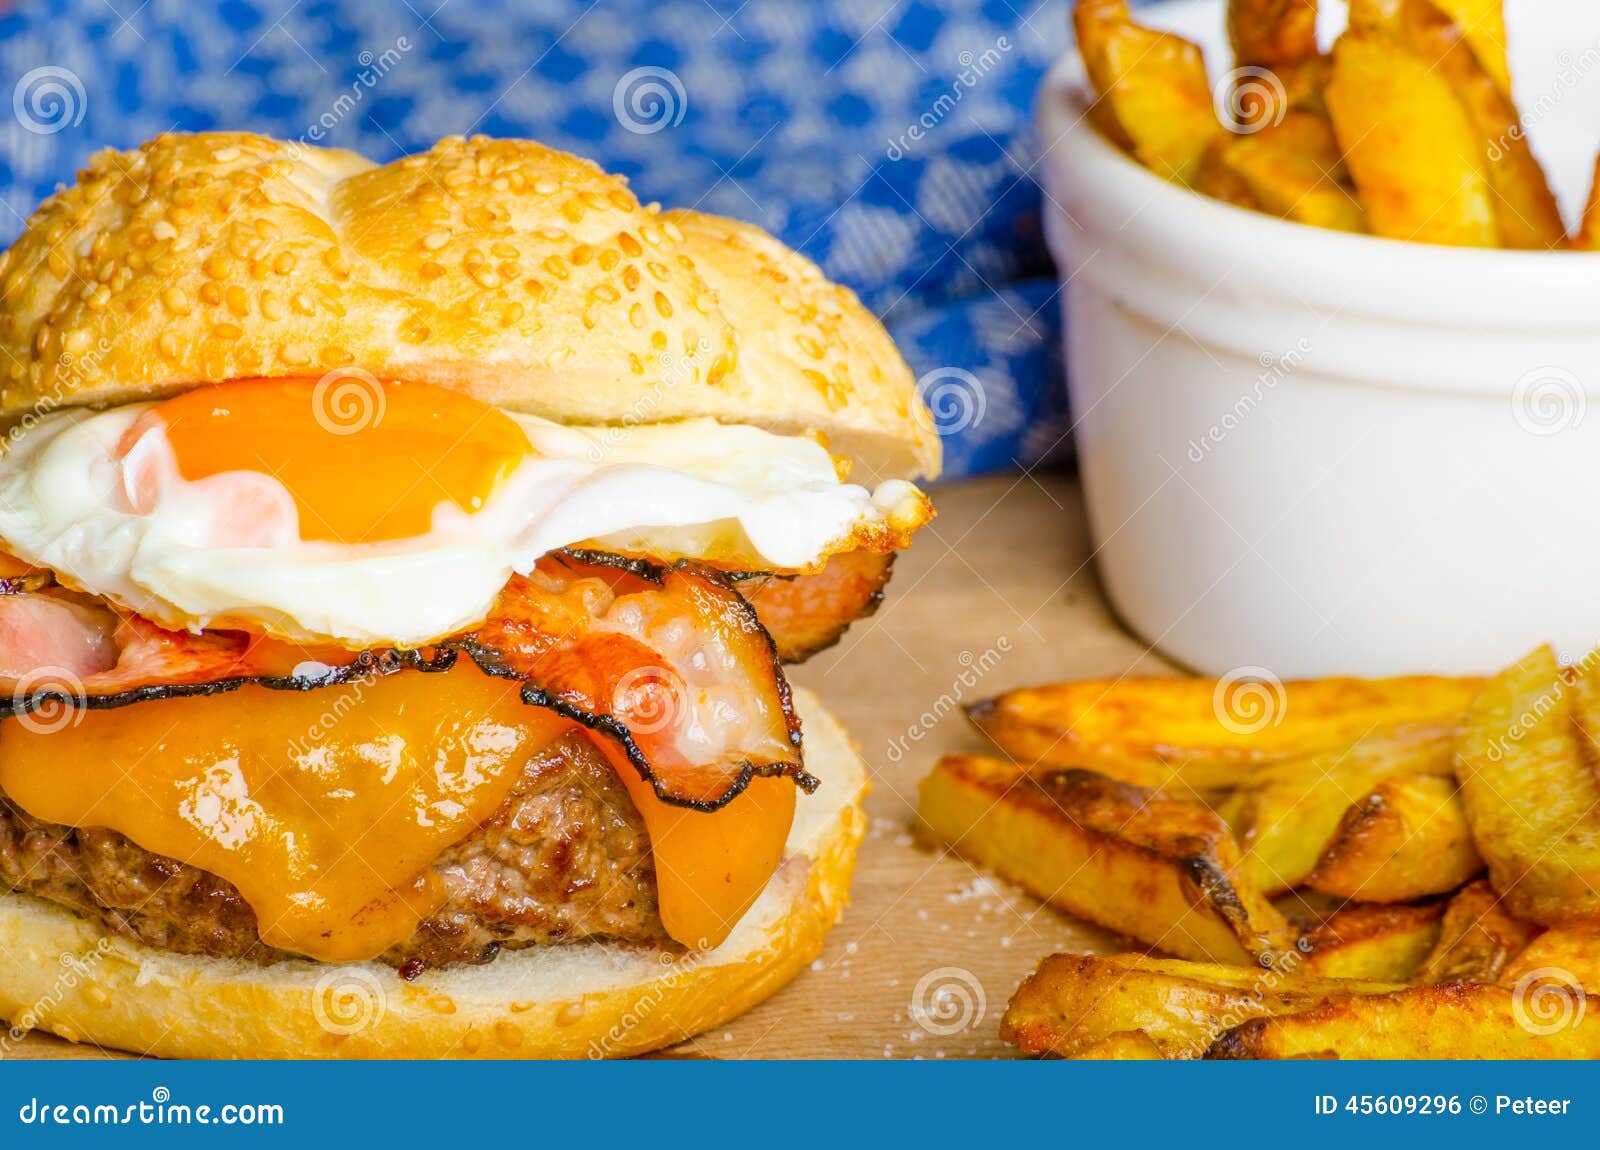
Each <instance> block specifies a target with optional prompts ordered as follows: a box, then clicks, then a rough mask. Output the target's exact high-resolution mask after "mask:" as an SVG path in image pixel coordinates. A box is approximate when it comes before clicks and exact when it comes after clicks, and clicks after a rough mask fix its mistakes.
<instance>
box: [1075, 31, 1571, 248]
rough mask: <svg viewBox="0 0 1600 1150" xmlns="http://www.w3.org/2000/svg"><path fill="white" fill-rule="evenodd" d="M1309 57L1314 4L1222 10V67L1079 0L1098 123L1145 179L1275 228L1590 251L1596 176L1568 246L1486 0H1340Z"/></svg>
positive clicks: (1182, 43) (1502, 36) (1175, 39)
mask: <svg viewBox="0 0 1600 1150" xmlns="http://www.w3.org/2000/svg"><path fill="white" fill-rule="evenodd" d="M1349 10H1350V18H1349V27H1348V29H1347V30H1346V31H1345V32H1344V34H1343V35H1341V36H1340V37H1339V39H1338V41H1337V43H1335V44H1334V46H1333V49H1332V51H1331V52H1327V53H1324V52H1322V51H1321V50H1320V48H1319V47H1318V42H1317V34H1316V20H1317V0H1229V3H1228V9H1227V15H1228V36H1229V40H1230V42H1231V45H1232V48H1233V52H1234V56H1235V59H1236V61H1237V67H1236V68H1235V69H1234V70H1233V71H1232V72H1231V73H1229V75H1228V76H1226V77H1224V78H1222V79H1221V80H1219V81H1218V82H1217V83H1216V84H1215V85H1213V83H1212V81H1211V79H1210V78H1209V77H1208V76H1207V74H1206V65H1205V61H1204V59H1203V58H1202V56H1201V52H1200V49H1199V48H1198V47H1197V46H1196V45H1194V44H1192V43H1190V42H1189V41H1188V40H1185V39H1183V38H1182V37H1181V36H1176V35H1173V34H1172V33H1169V32H1161V31H1156V30H1154V29H1150V28H1146V27H1143V26H1141V25H1139V24H1137V23H1135V22H1134V20H1133V19H1132V17H1131V16H1130V14H1129V11H1128V5H1127V2H1126V0H1077V5H1076V8H1075V9H1074V12H1073V22H1074V25H1075V26H1076V29H1077V38H1078V49H1079V51H1080V53H1081V54H1082V57H1083V62H1084V66H1085V69H1086V71H1087V72H1088V75H1089V81H1090V83H1091V84H1092V85H1093V87H1094V90H1095V93H1096V96H1097V99H1096V101H1095V103H1094V106H1093V108H1092V109H1091V113H1092V115H1093V117H1094V120H1095V122H1096V123H1097V124H1098V125H1099V127H1100V128H1101V130H1102V131H1104V132H1105V133H1106V135H1107V136H1109V137H1110V138H1111V139H1112V140H1113V141H1115V142H1116V143H1117V144H1118V145H1120V146H1121V147H1122V148H1123V149H1125V150H1126V151H1127V152H1128V153H1129V154H1130V155H1132V156H1133V157H1134V158H1136V159H1137V160H1138V161H1139V162H1140V163H1142V164H1144V165H1145V166H1146V167H1148V168H1149V169H1150V170H1151V171H1153V172H1155V173H1156V174H1158V175H1160V176H1163V177H1165V178H1167V179H1170V180H1173V181H1176V182H1178V183H1181V184H1184V185H1186V186H1188V187H1190V188H1193V189H1194V190H1196V191H1199V192H1203V193H1205V194H1206V195H1209V196H1214V197H1216V198H1218V199H1221V200H1226V201H1228V202H1229V203H1232V204H1236V205H1238V206H1240V207H1245V208H1251V209H1255V210H1258V211H1262V212H1267V213H1270V214H1272V215H1276V216H1281V217H1284V218H1285V219H1291V220H1297V221H1299V222H1301V223H1307V224H1313V225H1317V226H1319V227H1325V228H1337V229H1340V230H1342V231H1348V232H1369V233H1371V234H1373V235H1377V236H1386V237H1389V238H1391V239H1401V240H1415V241H1418V242H1422V243H1434V244H1453V245H1458V246H1463V247H1488V248H1494V247H1500V248H1524V249H1532V250H1555V249H1562V248H1582V249H1587V250H1595V249H1597V248H1600V167H1597V178H1596V185H1595V192H1594V193H1593V194H1592V195H1591V199H1590V204H1589V209H1588V211H1587V212H1586V213H1585V218H1584V223H1583V226H1582V228H1581V229H1580V231H1579V234H1578V235H1577V236H1575V237H1568V235H1567V230H1566V225H1565V223H1564V222H1563V220H1562V218H1561V212H1560V209H1559V208H1558V207H1557V204H1556V200H1555V197H1554V196H1553V195H1552V194H1551V192H1550V185H1549V182H1548V181H1547V180H1546V178H1545V174H1544V171H1543V170H1542V169H1541V168H1540V166H1539V161H1538V160H1537V159H1536V158H1535V157H1534V154H1533V151H1532V149H1531V148H1530V147H1529V145H1528V139H1527V136H1526V134H1525V133H1524V131H1523V129H1522V120H1521V117H1520V116H1519V114H1518V111H1517V106H1516V104H1515V103H1514V102H1513V101H1512V94H1511V75H1510V71H1509V69H1508V67H1507V63H1506V28H1505V17H1504V14H1503V13H1502V11H1501V0H1350V5H1349Z"/></svg>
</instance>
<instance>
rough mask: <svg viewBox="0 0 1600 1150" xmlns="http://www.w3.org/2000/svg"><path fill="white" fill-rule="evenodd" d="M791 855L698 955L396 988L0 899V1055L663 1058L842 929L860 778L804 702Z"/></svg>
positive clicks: (838, 739) (514, 966)
mask: <svg viewBox="0 0 1600 1150" xmlns="http://www.w3.org/2000/svg"><path fill="white" fill-rule="evenodd" d="M795 702H796V704H797V706H798V709H799V710H800V712H801V714H802V716H803V718H804V721H805V724H806V764H807V766H808V767H809V768H810V769H811V770H812V771H813V772H814V773H815V774H816V775H817V776H818V777H819V778H820V779H821V780H822V786H821V787H820V788H819V789H818V791H817V793H816V794H814V795H810V796H804V797H802V798H801V800H800V803H799V805H798V807H797V809H796V814H795V823H794V828H793V830H792V831H791V832H790V835H789V842H788V854H787V856H786V857H785V859H784V862H783V863H782V865H781V866H780V867H779V868H778V872H777V874H776V875H774V876H773V879H772V881H771V882H770V883H769V884H768V886H767V889H766V890H765V891H763V892H762V894H761V897H760V898H759V899H758V900H757V901H756V904H755V905H754V906H753V907H752V908H751V909H750V911H749V912H748V913H747V914H746V915H745V917H744V918H743V919H741V920H740V922H739V925H738V926H736V927H735V928H734V931H733V933H732V934H731V935H729V936H728V938H727V940H726V941H724V942H723V943H722V944H721V945H720V946H718V947H717V948H716V949H714V950H711V951H708V952H705V953H703V954H694V953H690V954H675V953H671V952H668V951H664V950H657V949H654V948H651V947H639V946H623V945H607V944H599V943H574V944H569V945H550V946H535V947H529V948H527V949H524V950H516V951H505V952H502V953H501V954H500V955H499V956H498V957H496V958H495V959H494V960H493V961H492V962H489V963H488V964H486V965H483V966H468V967H455V968H447V969H444V970H435V971H429V972H427V973H425V974H423V975H422V976H421V977H419V978H418V979H417V980H416V981H414V982H403V981H402V980H401V979H400V977H399V976H398V975H397V974H395V972H394V971H393V970H391V969H390V968H388V967H386V966H383V965H382V964H380V963H371V962H368V963H338V964H335V963H320V962H310V961H290V962H280V963H275V964H272V965H269V966H264V965H260V964H257V963H252V962H247V961H243V960H238V959H219V958H200V957H194V956H190V955H180V954H171V953H168V952H166V951H161V950H156V949H154V948H151V947H148V946H144V945H142V944H140V943H137V942H133V941H130V940H128V939H124V938H121V937H115V936H112V935H109V934H107V933H106V932H105V930H104V929H103V928H101V927H100V926H99V925H98V924H96V923H91V922H89V921H88V920H87V919H83V918H80V917H78V916H77V915H74V914H73V913H72V912H71V911H68V910H64V909H62V908H60V907H58V906H55V905H53V904H51V903H46V902H43V901H41V900H39V899H36V898H32V897H30V896H26V895H16V894H6V895H0V1018H5V1019H9V1026H5V1025H0V1055H3V1051H4V1042H5V1039H6V1037H7V1032H8V1031H14V1032H15V1031H25V1030H30V1029H37V1030H40V1031H45V1032H49V1033H52V1034H57V1035H60V1036H62V1037H64V1038H67V1039H70V1040H71V1041H73V1042H89V1043H94V1044H96V1045H99V1046H105V1047H113V1048H116V1049H121V1050H129V1051H133V1052H136V1053H140V1054H155V1055H162V1056H167V1057H179V1058H586V1057H608V1058H609V1057H622V1056H625V1055H633V1054H642V1053H645V1052H647V1051H650V1050H657V1049H660V1048H661V1047H663V1046H670V1045H671V1044H672V1043H674V1042H679V1041H681V1040H683V1039H685V1038H688V1037H690V1036H691V1035H694V1034H697V1033H699V1032H700V1031H702V1030H707V1029H710V1028H712V1027H715V1026H720V1025H722V1024H723V1023H725V1022H727V1021H728V1020H730V1019H732V1018H733V1017H735V1016H736V1015H738V1014H741V1013H743V1012H744V1011H746V1010H748V1009H750V1008H751V1007H752V1006H754V1005H755V1004H756V1003H758V1002H761V1001H762V1000H763V999H765V998H767V997H768V996H770V995H771V994H772V993H773V992H775V991H776V990H777V989H778V988H779V987H781V986H783V985H784V984H785V983H787V982H788V981H789V980H790V979H792V978H793V977H794V976H795V975H796V973H798V972H799V971H800V970H801V968H802V967H804V966H805V965H806V964H807V963H809V962H811V960H812V959H814V958H815V957H816V956H817V954H818V953H819V952H820V951H821V949H822V939H823V936H824V935H825V934H826V933H827V931H828V929H829V928H830V927H832V926H833V924H834V923H835V922H837V921H838V919H839V915H840V914H841V913H842V912H843V909H844V905H845V902H846V900H847V897H848V891H849V887H850V875H851V872H852V871H853V869H854V867H855V856H856V848H857V847H858V846H859V845H860V842H861V837H862V834H863V832H864V830H865V827H866V815H865V814H864V812H863V811H862V807H861V799H862V796H863V795H864V794H865V791H866V771H865V768H864V767H863V765H862V763H861V760H860V758H859V756H858V755H857V754H856V751H855V749H854V748H853V747H852V746H851V744H850V741H849V739H848V737H847V736H846V735H845V732H844V730H843V728H841V727H840V726H839V724H838V722H837V721H836V720H835V719H834V718H833V717H832V716H831V715H829V714H828V713H827V711H825V710H823V708H822V706H821V704H820V703H818V702H817V700H816V697H815V696H813V695H812V694H811V693H810V692H808V691H805V690H800V689H797V690H796V691H795Z"/></svg>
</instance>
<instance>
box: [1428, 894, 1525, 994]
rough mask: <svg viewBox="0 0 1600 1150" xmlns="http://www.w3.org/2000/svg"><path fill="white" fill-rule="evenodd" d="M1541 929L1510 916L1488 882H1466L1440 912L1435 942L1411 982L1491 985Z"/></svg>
mask: <svg viewBox="0 0 1600 1150" xmlns="http://www.w3.org/2000/svg"><path fill="white" fill-rule="evenodd" d="M1542 929H1543V928H1542V927H1538V926H1535V925H1533V924H1532V923H1526V922H1523V921H1522V920H1521V919H1518V918H1514V917H1512V915H1511V912H1510V911H1508V910H1506V909H1505V907H1504V906H1503V905H1502V904H1501V902H1500V896H1499V895H1497V894H1495V893H1494V890H1493V888H1492V887H1490V886H1489V884H1488V883H1487V882H1485V881H1483V880H1479V881H1478V882H1475V883H1471V884H1470V885H1468V886H1464V887H1462V888H1461V889H1460V890H1459V891H1457V892H1456V895H1455V897H1454V898H1452V899H1451V900H1450V905H1449V906H1448V907H1446V908H1445V912H1444V921H1443V923H1442V924H1441V927H1440V931H1439V940H1438V942H1436V943H1434V946H1433V950H1432V952H1431V953H1430V954H1429V955H1428V957H1427V959H1426V960H1425V961H1424V962H1423V964H1422V965H1421V966H1420V967H1418V969H1417V973H1416V978H1415V981H1416V982H1419V983H1437V982H1496V981H1498V980H1499V978H1500V975H1501V972H1502V971H1504V970H1505V968H1506V966H1507V964H1508V963H1510V961H1511V960H1512V959H1514V958H1516V957H1517V956H1518V955H1519V954H1521V953H1522V952H1523V950H1524V949H1525V948H1526V947H1527V946H1528V944H1529V943H1530V942H1532V941H1533V940H1534V938H1536V937H1537V936H1538V934H1539V932H1540V930H1542Z"/></svg>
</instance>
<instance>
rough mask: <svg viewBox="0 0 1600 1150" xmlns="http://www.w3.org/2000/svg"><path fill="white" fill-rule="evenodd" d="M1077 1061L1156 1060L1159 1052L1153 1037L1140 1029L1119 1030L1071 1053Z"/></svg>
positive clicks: (1159, 1056) (1159, 1054)
mask: <svg viewBox="0 0 1600 1150" xmlns="http://www.w3.org/2000/svg"><path fill="white" fill-rule="evenodd" d="M1072 1057H1073V1059H1075V1060H1076V1061H1079V1062H1158V1061H1160V1060H1161V1059H1163V1058H1165V1057H1166V1055H1165V1054H1162V1053H1161V1047H1159V1046H1157V1045H1156V1043H1155V1039H1153V1038H1151V1037H1150V1036H1149V1035H1148V1034H1146V1033H1145V1032H1144V1031H1142V1030H1119V1031H1117V1033H1115V1034H1108V1035H1106V1036H1105V1037H1104V1038H1102V1039H1101V1040H1100V1041H1099V1042H1096V1043H1094V1044H1092V1045H1090V1046H1086V1047H1084V1048H1083V1049H1082V1050H1080V1051H1078V1053H1076V1054H1074V1055H1072Z"/></svg>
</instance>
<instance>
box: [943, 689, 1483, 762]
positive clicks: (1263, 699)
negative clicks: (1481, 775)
mask: <svg viewBox="0 0 1600 1150" xmlns="http://www.w3.org/2000/svg"><path fill="white" fill-rule="evenodd" d="M1481 686H1482V680H1480V679H1471V678H1444V677H1439V676H1427V675H1417V676H1409V677H1403V678H1395V679H1317V680H1306V681H1303V682H1287V683H1276V682H1256V681H1253V680H1237V681H1230V680H1214V679H1135V678H1125V679H1089V680H1082V681H1079V682H1075V683H1055V684H1050V685H1047V686H1042V687H1030V688H1024V689H1022V690H1016V691H1009V692H1007V693H1006V694H1004V695H1001V696H999V697H998V698H995V699H989V700H986V701H983V702H980V703H976V704H974V705H973V706H971V707H969V708H968V709H967V716H968V717H969V718H970V719H971V720H972V722H973V723H974V724H975V725H976V726H977V728H978V729H979V730H980V731H982V732H983V733H984V734H985V735H987V736H988V737H989V738H990V739H991V740H993V742H994V743H995V744H996V745H997V746H999V747H1000V748H1001V749H1002V750H1004V751H1005V752H1006V753H1007V754H1009V755H1011V756H1012V757H1014V758H1016V759H1018V760H1019V761H1022V762H1038V763H1046V764H1049V765H1051V766H1060V767H1087V768H1088V769H1090V770H1094V771H1099V772H1100V773H1102V774H1106V775H1111V776H1112V777H1114V778H1119V779H1122V780H1124V781H1126V782H1131V783H1137V784H1139V785H1141V786H1149V787H1158V788H1164V787H1177V788H1179V789H1184V790H1193V791H1207V790H1222V789H1226V788H1229V787H1238V786H1248V785H1250V784H1251V783H1253V782H1255V781H1256V779H1257V777H1258V775H1259V773H1260V769H1261V768H1262V767H1263V766H1267V765H1270V764H1272V763H1279V762H1283V761H1284V760H1288V759H1304V758H1307V757H1309V756H1311V755H1316V754H1318V753H1321V752H1326V751H1339V750H1344V749H1345V748H1347V747H1349V746H1351V745H1352V744H1353V743H1355V742H1356V741H1357V740H1359V739H1362V738H1363V737H1365V736H1367V735H1369V734H1372V733H1373V732H1376V731H1381V730H1388V729H1392V728H1397V727H1399V728H1407V729H1409V730H1412V731H1413V732H1415V733H1417V734H1418V735H1419V736H1424V737H1426V736H1428V735H1430V734H1445V733H1449V732H1454V731H1455V730H1456V728H1457V727H1458V726H1459V725H1460V722H1461V716H1462V715H1464V714H1465V713H1466V710H1467V707H1468V705H1469V704H1470V703H1471V702H1472V700H1473V698H1474V696H1475V695H1476V694H1477V692H1478V690H1479V688H1480V687H1481Z"/></svg>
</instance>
